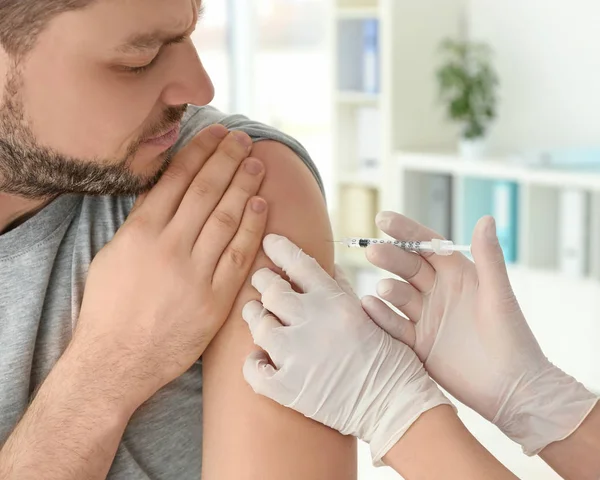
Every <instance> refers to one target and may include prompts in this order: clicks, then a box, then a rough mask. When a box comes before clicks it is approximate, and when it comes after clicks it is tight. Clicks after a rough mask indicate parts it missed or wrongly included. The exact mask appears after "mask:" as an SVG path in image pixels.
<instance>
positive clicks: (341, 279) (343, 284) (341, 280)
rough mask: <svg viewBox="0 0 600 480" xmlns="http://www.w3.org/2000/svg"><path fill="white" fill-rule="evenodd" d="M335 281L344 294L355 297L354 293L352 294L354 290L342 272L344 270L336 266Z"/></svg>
mask: <svg viewBox="0 0 600 480" xmlns="http://www.w3.org/2000/svg"><path fill="white" fill-rule="evenodd" d="M335 281H336V282H337V283H338V285H339V286H340V288H341V289H342V290H343V291H344V292H345V293H347V294H348V295H352V296H353V297H355V296H356V293H355V292H354V289H353V288H352V285H351V284H350V280H348V277H347V276H346V273H345V272H344V270H342V267H340V266H339V265H337V264H336V265H335Z"/></svg>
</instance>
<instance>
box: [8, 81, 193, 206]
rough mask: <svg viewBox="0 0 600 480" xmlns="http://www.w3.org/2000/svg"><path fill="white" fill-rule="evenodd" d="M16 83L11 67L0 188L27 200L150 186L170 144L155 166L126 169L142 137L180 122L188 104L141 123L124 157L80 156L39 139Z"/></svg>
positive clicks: (162, 168) (130, 192) (134, 192)
mask: <svg viewBox="0 0 600 480" xmlns="http://www.w3.org/2000/svg"><path fill="white" fill-rule="evenodd" d="M20 86H21V79H20V75H19V74H18V71H16V70H15V71H13V72H12V73H11V74H10V76H9V78H8V81H7V84H6V88H5V95H4V99H3V102H2V103H0V192H2V193H6V194H10V195H17V196H20V197H24V198H27V199H32V200H37V199H47V198H54V197H58V196H60V195H63V194H70V193H75V194H86V195H111V196H125V195H139V194H141V193H144V192H146V191H148V190H150V189H151V188H152V187H153V186H154V185H155V184H156V183H157V182H158V180H159V179H160V177H161V176H162V174H163V173H164V172H165V170H166V169H167V167H168V166H169V164H170V162H171V159H172V157H173V154H174V150H173V147H172V148H170V149H169V150H167V151H166V152H164V153H163V154H162V155H161V156H160V158H159V159H160V160H161V163H160V166H159V167H158V169H157V171H156V172H154V173H152V174H150V175H142V174H135V173H134V172H132V171H131V169H130V166H131V162H132V161H133V159H134V157H135V155H136V153H137V152H138V150H139V148H140V146H141V145H142V144H143V143H144V141H146V140H148V139H150V138H153V137H154V136H156V135H158V134H160V133H162V132H164V131H165V130H168V129H169V127H173V126H174V125H176V124H177V123H179V122H181V119H182V118H183V116H184V114H185V111H186V109H187V105H182V106H179V107H171V108H169V109H167V110H166V111H165V113H164V114H163V118H162V120H161V121H160V122H159V123H157V124H156V125H153V126H152V127H151V128H148V129H146V131H145V132H144V133H143V134H142V135H141V136H140V138H139V139H138V140H136V141H134V142H133V143H132V144H131V146H130V147H129V148H128V150H127V153H126V154H125V156H124V157H123V158H120V159H118V158H117V159H108V160H107V159H100V158H95V159H91V160H89V159H85V160H84V159H80V158H75V157H71V156H68V155H63V154H61V153H60V152H57V151H55V150H53V149H51V148H47V147H44V146H43V145H40V143H39V142H38V141H37V139H36V138H35V135H34V134H33V132H32V130H31V128H30V127H29V126H28V123H27V120H26V116H25V108H24V103H23V101H22V97H21V95H20Z"/></svg>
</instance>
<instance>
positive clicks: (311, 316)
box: [243, 235, 450, 465]
mask: <svg viewBox="0 0 600 480" xmlns="http://www.w3.org/2000/svg"><path fill="white" fill-rule="evenodd" d="M263 247H264V250H265V253H266V254H267V255H268V256H269V257H270V258H271V260H272V261H273V262H274V263H275V265H277V266H278V267H280V268H281V269H282V270H283V271H284V272H285V273H286V274H287V275H288V276H289V278H290V279H291V280H292V281H293V282H294V283H295V285H296V286H297V287H298V288H299V289H300V290H301V292H303V293H297V292H296V291H294V290H293V289H292V286H291V285H290V284H289V283H288V282H287V281H286V280H284V279H283V278H282V277H280V276H279V275H277V274H276V273H274V272H273V271H271V270H269V269H262V270H259V271H258V272H256V273H255V274H254V276H253V278H252V284H253V285H254V287H255V288H256V289H257V290H258V291H259V292H260V293H261V294H262V304H261V302H257V301H254V302H250V303H248V304H247V305H246V306H245V308H244V310H243V317H244V319H245V320H246V322H248V325H249V327H250V330H251V332H252V336H253V337H254V342H255V343H256V345H258V346H259V347H261V348H262V349H264V350H265V351H266V352H267V353H268V355H269V357H270V359H271V361H272V362H273V363H270V361H269V357H268V356H267V355H266V354H265V353H264V352H262V351H256V352H253V353H252V354H251V355H250V356H249V357H248V359H247V361H246V363H245V365H244V377H245V378H246V380H247V381H248V383H249V384H250V385H251V386H252V388H253V389H254V391H255V392H256V393H259V394H261V395H264V396H267V397H270V398H271V399H273V400H275V401H276V402H278V403H280V404H282V405H284V406H286V407H290V408H293V409H294V410H297V411H298V412H300V413H302V414H304V415H305V416H307V417H309V418H312V419H314V420H316V421H318V422H320V423H323V424H325V425H327V426H329V427H331V428H333V429H335V430H338V431H339V432H341V433H342V434H344V435H353V436H355V437H358V438H360V439H362V440H364V441H365V442H368V443H369V444H370V446H371V453H372V456H373V461H374V463H375V464H376V465H381V464H382V463H381V458H382V457H383V456H384V455H385V454H386V453H387V452H388V450H389V449H390V448H391V447H392V446H393V445H394V444H395V443H396V442H397V441H398V440H399V439H400V438H401V437H402V435H403V434H404V433H405V432H406V431H407V430H408V428H409V427H410V426H411V425H412V423H413V422H415V420H416V419H417V418H418V417H419V416H420V415H421V414H422V413H423V412H425V411H427V410H429V409H431V408H433V407H436V406H438V405H442V404H449V403H450V402H449V401H448V400H447V398H446V397H445V396H444V395H443V393H442V392H441V391H440V390H439V388H438V387H437V385H436V384H435V383H434V382H433V381H432V380H431V379H430V378H429V376H428V375H427V373H426V372H425V370H424V368H423V365H422V363H421V362H420V361H419V359H418V358H417V356H416V355H415V354H414V352H413V351H412V350H411V349H410V348H408V347H407V346H406V345H404V344H403V343H401V342H399V341H397V340H394V339H393V338H392V337H391V336H389V335H388V334H387V333H385V332H384V331H383V330H382V329H381V328H379V327H378V326H377V325H376V324H375V323H373V322H372V321H371V319H370V318H369V317H368V316H367V314H366V313H365V312H364V310H363V309H362V307H361V304H360V301H359V299H358V298H357V297H356V295H355V294H354V293H353V292H352V289H351V288H350V286H349V284H348V282H347V281H346V280H345V279H344V278H343V277H342V276H341V273H340V275H339V276H338V281H336V280H334V279H333V278H331V277H330V276H329V275H328V274H327V273H326V272H325V271H324V270H323V269H322V268H321V267H320V266H319V264H318V263H317V262H316V260H314V259H313V258H312V257H309V256H307V255H306V254H304V253H303V252H302V251H301V250H300V249H299V248H298V247H297V246H296V245H294V244H293V243H291V242H290V241H289V240H287V239H286V238H284V237H280V236H277V235H269V236H267V237H266V238H265V240H264V242H263ZM338 282H339V283H338ZM263 305H264V308H263Z"/></svg>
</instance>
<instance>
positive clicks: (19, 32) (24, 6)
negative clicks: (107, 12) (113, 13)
mask: <svg viewBox="0 0 600 480" xmlns="http://www.w3.org/2000/svg"><path fill="white" fill-rule="evenodd" d="M95 1H96V0H0V45H1V46H2V47H4V50H6V52H7V53H8V54H9V55H11V56H15V57H20V56H24V55H26V54H27V53H29V52H30V51H31V49H33V47H34V46H35V43H36V41H37V38H38V37H39V35H40V34H41V33H42V32H43V31H44V29H45V28H46V26H47V25H48V22H50V21H51V20H52V19H53V18H54V17H56V16H57V15H59V14H61V13H64V12H68V11H71V10H80V9H82V8H86V7H87V6H89V5H90V4H91V3H93V2H95Z"/></svg>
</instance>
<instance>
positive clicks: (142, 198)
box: [127, 192, 148, 219]
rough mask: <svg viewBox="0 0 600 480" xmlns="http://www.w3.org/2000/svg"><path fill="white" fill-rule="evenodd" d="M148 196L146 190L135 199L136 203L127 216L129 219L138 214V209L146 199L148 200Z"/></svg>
mask: <svg viewBox="0 0 600 480" xmlns="http://www.w3.org/2000/svg"><path fill="white" fill-rule="evenodd" d="M147 196H148V192H144V193H142V194H140V195H138V197H137V198H136V199H135V203H134V204H133V207H131V210H129V215H128V216H127V218H128V219H129V218H131V217H132V216H133V215H135V214H136V212H137V210H138V209H139V208H140V207H141V206H142V205H143V204H144V201H145V200H146V197H147Z"/></svg>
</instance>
